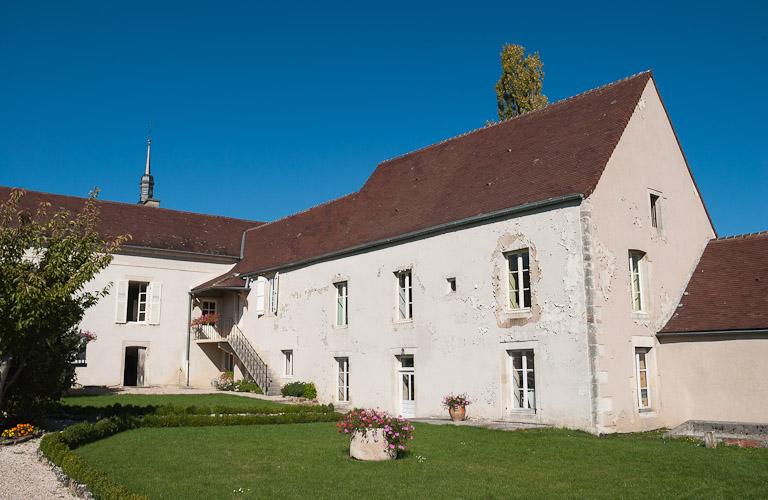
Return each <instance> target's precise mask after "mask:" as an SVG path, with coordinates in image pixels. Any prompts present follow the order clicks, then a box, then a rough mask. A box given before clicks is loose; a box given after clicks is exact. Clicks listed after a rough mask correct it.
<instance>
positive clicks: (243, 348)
mask: <svg viewBox="0 0 768 500" xmlns="http://www.w3.org/2000/svg"><path fill="white" fill-rule="evenodd" d="M225 340H226V341H227V342H229V346H230V347H231V348H232V351H234V353H235V355H236V356H237V357H238V358H240V362H241V363H242V364H243V367H244V368H245V371H247V372H248V375H249V376H250V377H251V379H252V380H253V381H254V382H256V385H258V386H259V387H260V388H261V390H262V391H263V392H264V394H267V391H269V384H270V383H271V379H270V377H269V366H267V364H266V363H265V362H264V360H263V359H261V356H259V354H258V353H257V352H256V349H254V348H253V345H252V344H251V343H250V341H248V338H246V336H245V334H243V332H242V330H240V328H239V327H238V326H237V325H236V324H234V323H233V324H232V327H231V329H230V330H229V335H227V336H226V339H225Z"/></svg>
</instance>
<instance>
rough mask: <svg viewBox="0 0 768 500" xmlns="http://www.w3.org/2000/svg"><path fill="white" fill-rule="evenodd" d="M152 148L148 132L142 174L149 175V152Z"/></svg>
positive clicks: (150, 136)
mask: <svg viewBox="0 0 768 500" xmlns="http://www.w3.org/2000/svg"><path fill="white" fill-rule="evenodd" d="M151 149H152V135H151V134H150V135H149V137H147V166H146V167H144V175H150V173H149V156H150V155H149V152H150V150H151Z"/></svg>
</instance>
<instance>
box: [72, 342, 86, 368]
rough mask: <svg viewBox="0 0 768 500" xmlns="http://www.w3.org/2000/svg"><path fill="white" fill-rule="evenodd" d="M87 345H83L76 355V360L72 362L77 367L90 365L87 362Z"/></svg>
mask: <svg viewBox="0 0 768 500" xmlns="http://www.w3.org/2000/svg"><path fill="white" fill-rule="evenodd" d="M86 347H87V345H86V344H83V345H82V346H81V347H80V348H79V349H78V350H77V353H76V354H75V359H73V360H72V364H73V365H75V366H87V365H88V363H87V362H86V360H85V352H86Z"/></svg>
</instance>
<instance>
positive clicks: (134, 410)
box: [59, 403, 335, 419]
mask: <svg viewBox="0 0 768 500" xmlns="http://www.w3.org/2000/svg"><path fill="white" fill-rule="evenodd" d="M59 410H60V411H61V412H62V413H63V414H65V415H68V416H79V417H85V418H97V419H101V418H108V417H115V416H134V417H140V416H144V415H278V414H283V413H333V412H334V411H335V410H334V408H333V404H330V403H329V404H327V405H284V406H282V407H278V408H264V407H259V406H253V407H250V408H249V407H242V408H240V407H236V406H179V405H163V406H134V405H121V404H119V403H118V404H114V405H110V406H68V405H62V406H61V407H60V408H59Z"/></svg>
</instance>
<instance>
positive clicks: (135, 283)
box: [125, 280, 152, 324]
mask: <svg viewBox="0 0 768 500" xmlns="http://www.w3.org/2000/svg"><path fill="white" fill-rule="evenodd" d="M151 283H152V282H151V281H138V280H128V290H127V292H128V293H127V297H128V300H127V301H126V305H125V307H126V312H125V322H126V323H138V324H147V323H149V298H150V297H149V289H150V285H151ZM134 286H136V287H138V292H137V294H136V310H135V311H134V312H135V313H136V319H132V316H131V315H130V314H129V313H130V312H131V297H132V294H131V287H134ZM142 287H143V291H142ZM142 295H143V297H144V300H143V301H142ZM142 306H144V308H143V310H142ZM142 314H143V315H144V317H143V318H142V317H141V316H142Z"/></svg>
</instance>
